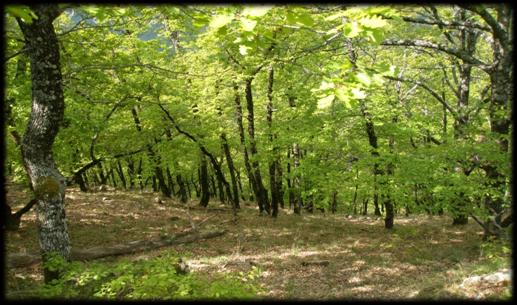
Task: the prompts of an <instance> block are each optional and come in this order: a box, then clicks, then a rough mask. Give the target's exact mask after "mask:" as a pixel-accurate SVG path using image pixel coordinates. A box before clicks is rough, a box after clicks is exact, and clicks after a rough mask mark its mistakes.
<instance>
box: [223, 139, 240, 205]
mask: <svg viewBox="0 0 517 305" xmlns="http://www.w3.org/2000/svg"><path fill="white" fill-rule="evenodd" d="M221 141H222V143H223V144H222V146H223V151H224V155H225V157H226V164H228V171H229V172H230V178H231V181H232V190H233V200H234V203H235V208H236V209H239V208H240V205H239V190H238V186H237V178H236V177H235V167H234V165H233V160H232V155H231V154H230V147H229V146H228V140H227V139H226V134H225V133H224V132H223V133H222V134H221ZM231 195H232V194H228V196H231Z"/></svg>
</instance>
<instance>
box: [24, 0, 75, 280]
mask: <svg viewBox="0 0 517 305" xmlns="http://www.w3.org/2000/svg"><path fill="white" fill-rule="evenodd" d="M31 9H32V10H33V11H34V12H35V13H36V15H37V16H38V18H37V19H34V20H33V21H32V23H27V22H24V21H22V20H21V19H17V22H18V25H19V26H20V29H21V31H22V33H23V36H24V39H25V41H26V44H27V47H28V55H29V58H30V67H31V69H30V70H31V83H32V110H31V114H30V118H29V123H28V125H27V130H26V132H25V135H24V137H23V142H22V155H23V161H24V165H25V169H26V171H27V174H28V175H29V177H30V182H31V184H32V187H33V190H34V193H35V197H36V199H37V200H38V202H37V205H36V215H37V220H38V221H37V223H38V237H39V243H40V247H41V254H42V259H43V261H44V262H45V261H47V260H48V258H49V257H50V255H51V254H54V255H55V254H57V255H59V256H61V257H63V258H64V259H65V260H67V261H68V260H70V248H71V246H70V235H69V233H68V227H67V223H66V215H65V205H64V200H65V188H66V182H65V181H66V180H65V178H64V177H63V176H62V175H61V173H60V172H59V170H58V169H57V168H56V165H55V162H54V157H53V152H52V146H53V144H54V139H55V138H56V135H57V133H58V131H59V127H60V124H61V122H62V120H63V114H64V110H65V103H64V97H63V87H62V75H61V64H60V56H59V45H58V39H57V36H56V33H55V31H54V26H53V25H52V21H53V20H54V19H55V18H57V17H58V16H59V14H61V10H60V9H59V8H58V6H57V5H56V4H45V5H34V6H31ZM43 271H44V277H45V281H46V282H49V281H51V280H53V279H56V278H57V277H59V271H51V270H49V269H48V268H45V267H44V270H43Z"/></svg>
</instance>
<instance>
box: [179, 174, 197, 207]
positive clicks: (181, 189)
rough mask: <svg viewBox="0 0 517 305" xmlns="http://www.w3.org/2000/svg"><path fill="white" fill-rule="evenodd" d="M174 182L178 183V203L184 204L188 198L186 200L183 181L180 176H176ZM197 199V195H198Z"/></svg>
mask: <svg viewBox="0 0 517 305" xmlns="http://www.w3.org/2000/svg"><path fill="white" fill-rule="evenodd" d="M176 182H177V183H178V187H179V190H178V195H179V197H180V201H181V202H182V203H186V202H187V200H188V198H187V190H186V189H185V182H183V179H182V178H181V175H179V174H178V175H176ZM189 193H190V191H189ZM198 197H199V195H198Z"/></svg>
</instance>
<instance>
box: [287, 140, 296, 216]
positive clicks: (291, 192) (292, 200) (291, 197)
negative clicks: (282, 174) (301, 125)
mask: <svg viewBox="0 0 517 305" xmlns="http://www.w3.org/2000/svg"><path fill="white" fill-rule="evenodd" d="M291 181H292V179H291V148H290V147H289V148H288V149H287V192H288V193H287V195H288V197H289V198H288V200H289V209H294V204H295V195H294V189H293V183H292V182H291Z"/></svg>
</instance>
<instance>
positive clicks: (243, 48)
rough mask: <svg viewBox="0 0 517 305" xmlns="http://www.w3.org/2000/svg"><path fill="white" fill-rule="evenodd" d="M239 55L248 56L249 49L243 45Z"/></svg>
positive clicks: (240, 47)
mask: <svg viewBox="0 0 517 305" xmlns="http://www.w3.org/2000/svg"><path fill="white" fill-rule="evenodd" d="M239 53H241V55H242V56H246V55H248V47H247V46H245V45H242V44H241V45H240V46H239Z"/></svg>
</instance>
